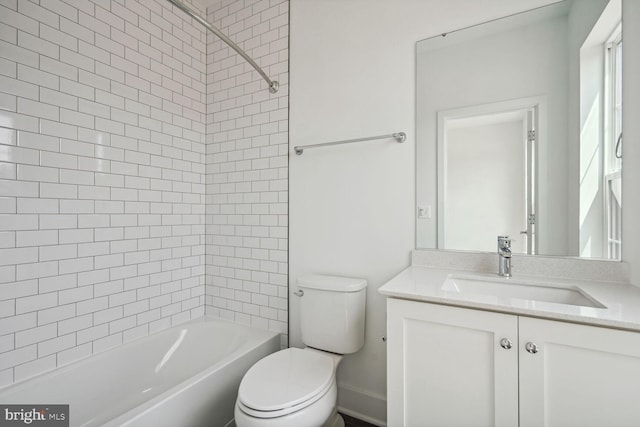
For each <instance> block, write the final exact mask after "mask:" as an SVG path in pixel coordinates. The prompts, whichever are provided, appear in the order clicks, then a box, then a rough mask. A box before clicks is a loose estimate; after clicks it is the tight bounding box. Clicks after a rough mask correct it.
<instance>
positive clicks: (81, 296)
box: [58, 286, 93, 334]
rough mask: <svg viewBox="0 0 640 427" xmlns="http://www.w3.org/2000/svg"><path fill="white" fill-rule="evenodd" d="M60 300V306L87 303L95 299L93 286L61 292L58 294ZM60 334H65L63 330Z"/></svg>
mask: <svg viewBox="0 0 640 427" xmlns="http://www.w3.org/2000/svg"><path fill="white" fill-rule="evenodd" d="M58 298H59V304H69V303H73V302H78V301H85V300H88V299H91V298H93V288H92V287H91V286H83V287H80V288H74V289H68V290H65V291H60V292H59V293H58ZM76 319H77V318H76ZM60 333H61V334H63V333H65V332H63V331H62V330H61V331H60Z"/></svg>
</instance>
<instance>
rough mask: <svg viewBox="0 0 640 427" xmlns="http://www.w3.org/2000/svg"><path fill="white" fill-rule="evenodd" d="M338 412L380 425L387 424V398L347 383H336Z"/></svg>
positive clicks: (384, 425) (384, 426) (381, 426)
mask: <svg viewBox="0 0 640 427" xmlns="http://www.w3.org/2000/svg"><path fill="white" fill-rule="evenodd" d="M338 412H342V413H344V414H347V415H349V416H350V417H354V418H358V419H360V420H362V421H366V422H368V423H370V424H374V425H377V426H380V427H386V425H387V421H386V420H387V399H386V397H385V396H381V395H379V394H376V393H372V392H370V391H368V390H363V389H361V388H358V387H353V386H351V385H349V384H338Z"/></svg>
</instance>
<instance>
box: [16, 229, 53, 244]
mask: <svg viewBox="0 0 640 427" xmlns="http://www.w3.org/2000/svg"><path fill="white" fill-rule="evenodd" d="M57 244H58V231H57V230H47V231H41V230H36V231H18V232H17V233H16V246H17V247H23V246H41V245H57Z"/></svg>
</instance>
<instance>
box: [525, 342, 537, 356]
mask: <svg viewBox="0 0 640 427" xmlns="http://www.w3.org/2000/svg"><path fill="white" fill-rule="evenodd" d="M524 349H525V350H527V351H528V352H529V353H531V354H536V353H537V352H538V346H537V345H536V344H535V343H532V342H531V341H529V342H528V343H526V344H525V345H524Z"/></svg>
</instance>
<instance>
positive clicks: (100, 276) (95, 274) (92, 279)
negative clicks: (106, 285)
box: [78, 243, 109, 297]
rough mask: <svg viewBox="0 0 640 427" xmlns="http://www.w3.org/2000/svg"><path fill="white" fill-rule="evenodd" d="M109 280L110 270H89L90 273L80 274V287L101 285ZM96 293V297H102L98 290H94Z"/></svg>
mask: <svg viewBox="0 0 640 427" xmlns="http://www.w3.org/2000/svg"><path fill="white" fill-rule="evenodd" d="M107 244H108V243H107ZM83 255H90V254H89V253H83ZM108 280H109V270H108V269H104V270H96V269H92V270H89V271H85V272H82V273H78V286H86V285H92V284H95V283H98V284H99V283H102V282H106V281H108ZM94 292H96V297H98V296H100V295H98V291H97V289H96V290H94Z"/></svg>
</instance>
